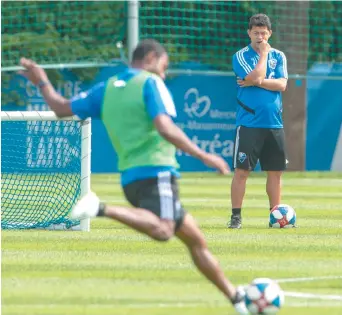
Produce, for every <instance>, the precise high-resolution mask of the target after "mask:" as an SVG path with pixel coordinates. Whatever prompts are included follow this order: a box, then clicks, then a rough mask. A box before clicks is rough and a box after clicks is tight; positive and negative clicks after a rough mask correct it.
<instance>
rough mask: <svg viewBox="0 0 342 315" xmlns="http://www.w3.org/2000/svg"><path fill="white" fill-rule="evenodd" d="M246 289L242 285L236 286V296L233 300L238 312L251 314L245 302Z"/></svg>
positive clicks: (244, 314) (243, 314) (242, 314)
mask: <svg viewBox="0 0 342 315" xmlns="http://www.w3.org/2000/svg"><path fill="white" fill-rule="evenodd" d="M245 295H246V291H245V289H244V288H243V287H242V286H238V287H237V288H236V297H235V299H234V301H233V306H234V308H235V310H236V312H237V314H241V315H246V314H249V312H248V310H247V307H246V303H245Z"/></svg>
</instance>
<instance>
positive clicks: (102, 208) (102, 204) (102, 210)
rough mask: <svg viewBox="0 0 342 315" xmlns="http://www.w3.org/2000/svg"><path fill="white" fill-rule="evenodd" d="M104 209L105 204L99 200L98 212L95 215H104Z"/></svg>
mask: <svg viewBox="0 0 342 315" xmlns="http://www.w3.org/2000/svg"><path fill="white" fill-rule="evenodd" d="M105 209H106V204H105V203H103V202H100V205H99V212H98V213H97V216H98V217H104V216H105Z"/></svg>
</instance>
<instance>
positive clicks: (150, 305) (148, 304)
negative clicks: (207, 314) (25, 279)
mask: <svg viewBox="0 0 342 315" xmlns="http://www.w3.org/2000/svg"><path fill="white" fill-rule="evenodd" d="M284 305H285V307H305V308H314V307H315V308H316V307H341V305H342V304H341V303H340V302H333V301H330V302H328V301H325V302H324V301H310V302H305V301H302V302H299V301H290V302H287V301H285V304H284ZM11 306H15V308H16V309H17V308H29V309H32V308H44V309H45V308H46V307H47V306H48V307H54V308H56V309H57V310H58V308H61V307H68V306H70V307H74V306H75V305H74V304H48V305H46V304H10V303H6V305H4V306H3V307H4V308H6V307H11ZM113 307H115V308H117V309H120V308H141V309H144V308H194V307H207V308H218V307H222V308H227V307H229V303H228V302H226V303H223V302H217V303H204V302H203V303H201V302H198V303H196V302H195V303H179V302H178V303H177V302H175V303H172V302H170V303H151V302H146V303H132V304H120V302H118V303H117V304H114V303H113V304H87V305H84V308H85V309H87V308H88V309H89V308H97V309H101V308H102V309H103V308H113ZM113 314H115V313H113Z"/></svg>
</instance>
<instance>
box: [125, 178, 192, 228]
mask: <svg viewBox="0 0 342 315" xmlns="http://www.w3.org/2000/svg"><path fill="white" fill-rule="evenodd" d="M123 190H124V193H125V196H126V199H127V200H128V201H129V202H130V203H131V205H133V206H134V207H136V208H144V209H147V210H150V211H151V212H153V213H154V214H155V215H157V216H158V217H159V218H161V219H166V220H172V221H175V223H176V230H177V229H178V228H179V227H180V226H181V224H182V222H183V219H184V216H185V211H184V209H183V207H182V205H181V203H180V201H179V193H178V185H177V179H176V177H175V176H173V175H171V173H170V172H160V173H159V175H158V177H154V178H148V179H142V180H137V181H135V182H132V183H130V184H128V185H126V186H124V187H123Z"/></svg>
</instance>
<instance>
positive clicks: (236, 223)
mask: <svg viewBox="0 0 342 315" xmlns="http://www.w3.org/2000/svg"><path fill="white" fill-rule="evenodd" d="M228 228H230V229H241V228H242V225H241V216H240V215H232V216H231V217H230V222H229V223H228Z"/></svg>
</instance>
